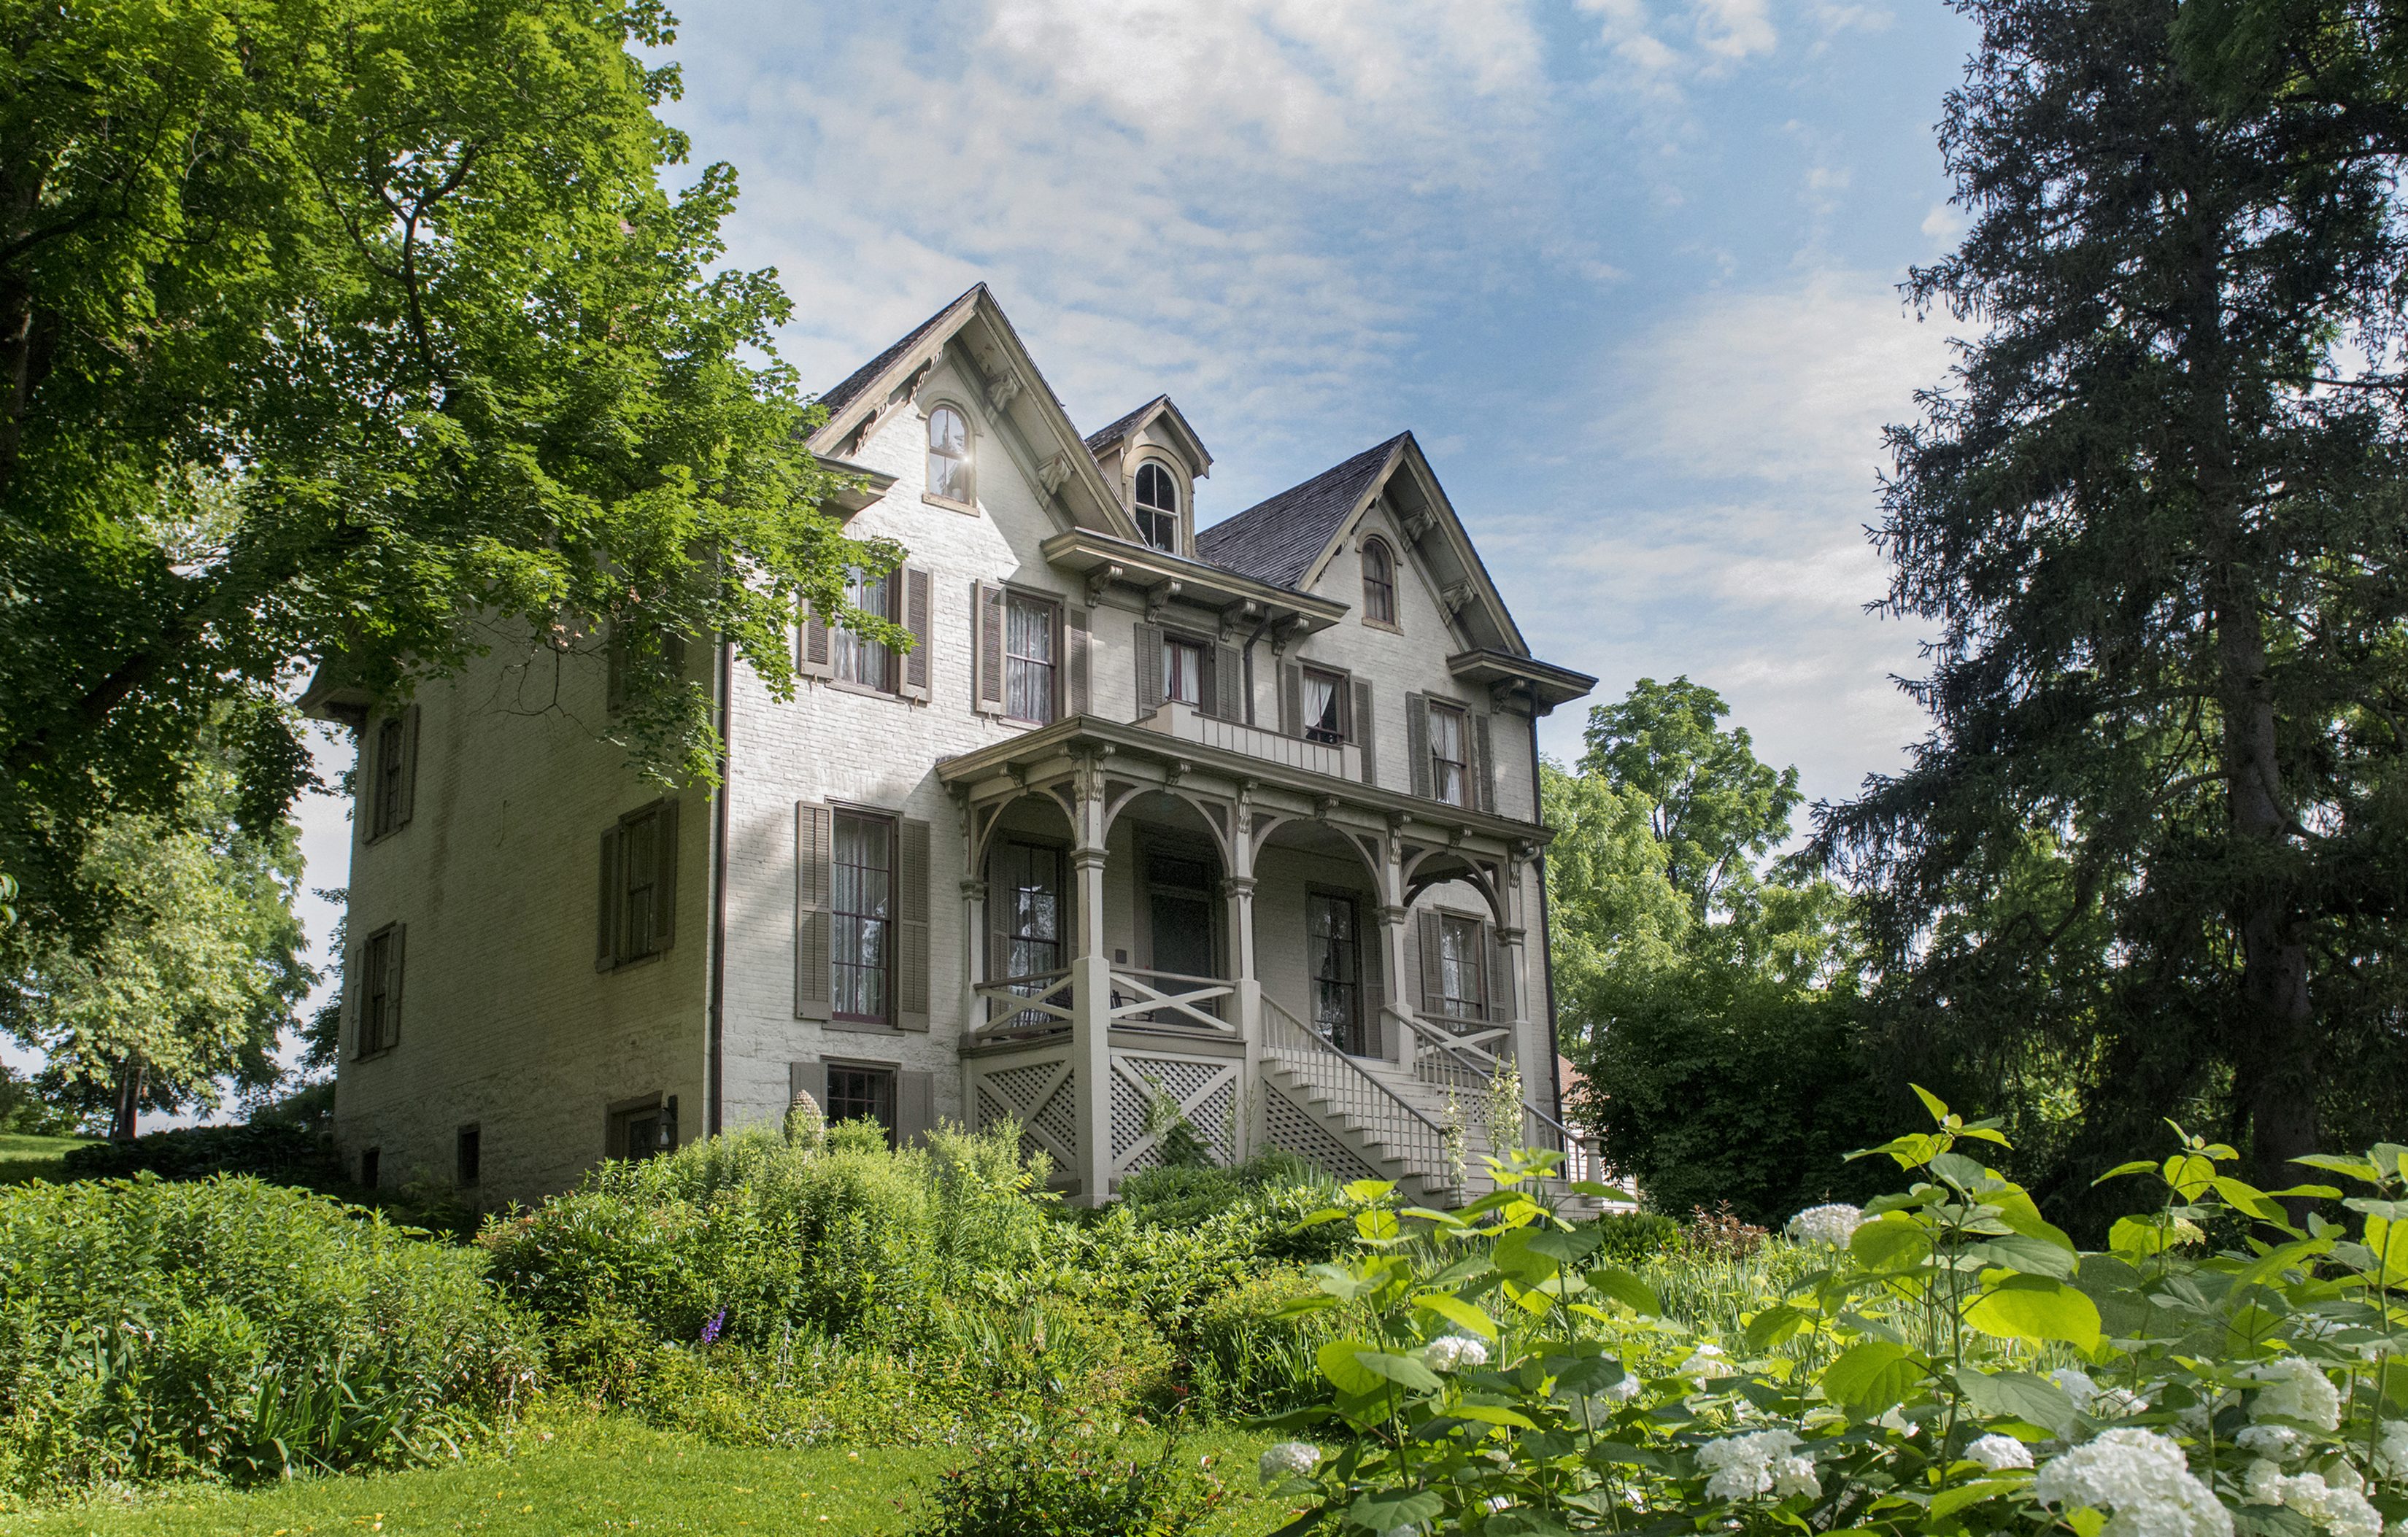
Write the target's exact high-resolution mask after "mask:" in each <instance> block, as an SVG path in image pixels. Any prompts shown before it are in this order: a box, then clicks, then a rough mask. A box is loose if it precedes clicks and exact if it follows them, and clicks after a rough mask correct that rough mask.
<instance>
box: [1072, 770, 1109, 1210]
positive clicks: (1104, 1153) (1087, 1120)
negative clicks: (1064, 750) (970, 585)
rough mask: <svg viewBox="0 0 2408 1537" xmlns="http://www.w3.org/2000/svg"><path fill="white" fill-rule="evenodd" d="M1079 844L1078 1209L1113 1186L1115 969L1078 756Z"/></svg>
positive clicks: (1089, 780) (1089, 781) (1089, 776)
mask: <svg viewBox="0 0 2408 1537" xmlns="http://www.w3.org/2000/svg"><path fill="white" fill-rule="evenodd" d="M1076 784H1077V805H1078V816H1077V823H1078V827H1077V833H1078V842H1077V843H1076V845H1075V846H1074V847H1072V848H1071V850H1070V870H1071V874H1072V878H1073V881H1074V883H1075V886H1076V889H1077V892H1078V904H1079V907H1078V912H1079V950H1078V954H1077V955H1076V956H1075V957H1074V958H1073V959H1072V960H1071V961H1070V984H1071V1004H1070V1013H1071V1024H1070V1061H1071V1064H1072V1066H1071V1071H1072V1072H1073V1074H1075V1075H1076V1082H1077V1084H1078V1100H1079V1167H1078V1171H1077V1173H1078V1176H1079V1193H1078V1194H1076V1195H1074V1196H1072V1197H1071V1198H1070V1201H1071V1203H1072V1204H1074V1205H1080V1206H1100V1205H1102V1204H1104V1203H1105V1202H1107V1201H1109V1200H1111V1187H1112V1081H1111V1072H1112V966H1111V951H1110V950H1108V949H1106V948H1105V947H1104V837H1105V832H1106V829H1105V823H1104V776H1103V765H1102V761H1101V760H1100V759H1097V758H1095V757H1092V756H1091V757H1086V758H1082V759H1081V760H1080V764H1079V775H1078V778H1077V781H1076Z"/></svg>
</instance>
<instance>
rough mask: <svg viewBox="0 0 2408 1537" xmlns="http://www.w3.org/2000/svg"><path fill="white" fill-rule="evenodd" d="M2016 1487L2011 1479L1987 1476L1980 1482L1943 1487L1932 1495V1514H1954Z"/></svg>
mask: <svg viewBox="0 0 2408 1537" xmlns="http://www.w3.org/2000/svg"><path fill="white" fill-rule="evenodd" d="M2014 1487H2015V1486H2014V1482H2013V1481H2012V1480H2009V1479H2004V1478H1985V1479H1983V1480H1982V1481H1981V1482H1980V1483H1978V1484H1959V1485H1957V1487H1955V1488H1953V1489H1942V1490H1941V1491H1940V1492H1939V1493H1938V1494H1935V1495H1933V1496H1932V1497H1931V1514H1932V1516H1934V1517H1938V1516H1954V1515H1956V1514H1957V1512H1958V1511H1960V1510H1963V1509H1964V1508H1965V1507H1966V1506H1968V1505H1978V1504H1980V1503H1981V1502H1982V1501H1985V1500H1988V1499H1990V1498H1992V1497H1994V1496H1997V1495H2001V1494H2004V1493H2006V1492H2007V1491H2008V1490H2010V1489H2012V1488H2014Z"/></svg>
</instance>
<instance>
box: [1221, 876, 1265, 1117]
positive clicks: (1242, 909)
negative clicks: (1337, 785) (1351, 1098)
mask: <svg viewBox="0 0 2408 1537" xmlns="http://www.w3.org/2000/svg"><path fill="white" fill-rule="evenodd" d="M1252 841H1253V840H1252V839H1251V838H1246V837H1244V836H1243V835H1242V834H1241V835H1240V843H1241V844H1243V843H1251V842H1252ZM1239 859H1240V861H1241V862H1242V863H1243V865H1244V867H1245V869H1246V871H1247V873H1246V874H1244V875H1231V876H1229V877H1228V878H1227V879H1226V880H1224V881H1223V882H1222V883H1221V896H1222V899H1223V900H1224V901H1226V903H1227V904H1228V917H1229V980H1230V983H1231V985H1232V986H1233V987H1234V988H1235V989H1237V990H1236V992H1235V994H1234V1002H1235V1003H1236V1004H1237V1013H1236V1018H1233V1019H1232V1020H1231V1021H1230V1022H1231V1023H1232V1024H1234V1025H1236V1026H1237V1027H1238V1038H1239V1039H1240V1040H1241V1041H1243V1042H1244V1043H1245V1046H1246V1067H1245V1072H1244V1073H1243V1074H1242V1075H1240V1078H1239V1079H1238V1099H1237V1103H1236V1104H1234V1105H1233V1106H1231V1108H1230V1117H1229V1118H1230V1121H1231V1124H1232V1126H1233V1128H1234V1138H1235V1143H1236V1146H1232V1147H1231V1148H1230V1149H1229V1152H1230V1156H1231V1157H1232V1159H1234V1160H1237V1161H1240V1162H1242V1161H1244V1160H1247V1159H1249V1158H1252V1157H1253V1156H1254V1141H1255V1138H1256V1136H1257V1134H1258V1133H1257V1131H1256V1129H1255V1127H1254V1124H1253V1122H1254V1116H1253V1115H1252V1113H1251V1112H1252V1109H1253V1106H1254V1098H1255V1096H1256V1095H1257V1094H1259V1093H1260V1092H1261V1088H1260V1086H1261V1083H1262V1071H1263V984H1262V979H1261V978H1260V977H1258V976H1257V975H1255V974H1254V874H1253V868H1254V856H1253V853H1252V851H1251V850H1250V851H1248V852H1247V853H1245V854H1243V855H1240V856H1239Z"/></svg>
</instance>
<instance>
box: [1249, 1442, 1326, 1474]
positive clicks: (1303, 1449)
mask: <svg viewBox="0 0 2408 1537" xmlns="http://www.w3.org/2000/svg"><path fill="white" fill-rule="evenodd" d="M1319 1466H1321V1448H1320V1447H1318V1446H1315V1445H1313V1444H1312V1443H1310V1442H1305V1441H1283V1442H1281V1443H1280V1444H1278V1445H1276V1446H1273V1447H1272V1448H1271V1449H1270V1450H1269V1451H1267V1452H1265V1453H1264V1454H1263V1459H1262V1479H1263V1482H1264V1483H1266V1484H1268V1483H1269V1482H1270V1481H1271V1480H1272V1479H1274V1478H1286V1477H1291V1476H1294V1477H1299V1478H1300V1477H1303V1476H1304V1475H1306V1474H1308V1473H1312V1470H1313V1469H1315V1468H1317V1467H1319Z"/></svg>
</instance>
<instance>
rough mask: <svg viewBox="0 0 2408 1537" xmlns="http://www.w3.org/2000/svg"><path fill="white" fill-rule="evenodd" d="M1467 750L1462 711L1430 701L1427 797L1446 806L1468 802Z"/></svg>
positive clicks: (1467, 736) (1449, 705)
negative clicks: (1428, 787) (1428, 783)
mask: <svg viewBox="0 0 2408 1537" xmlns="http://www.w3.org/2000/svg"><path fill="white" fill-rule="evenodd" d="M1470 752H1471V737H1470V733H1469V731H1468V730H1467V729H1466V722H1465V719H1464V714H1463V711H1462V710H1460V709H1458V708H1456V707H1455V705H1452V704H1440V703H1438V702H1437V701H1436V700H1432V701H1431V702H1430V704H1429V779H1430V790H1429V792H1430V797H1431V799H1433V800H1437V801H1442V802H1444V803H1445V804H1448V805H1459V806H1465V807H1469V806H1470V805H1471V804H1472V790H1471V779H1470V768H1471V761H1470V756H1469V755H1470Z"/></svg>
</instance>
